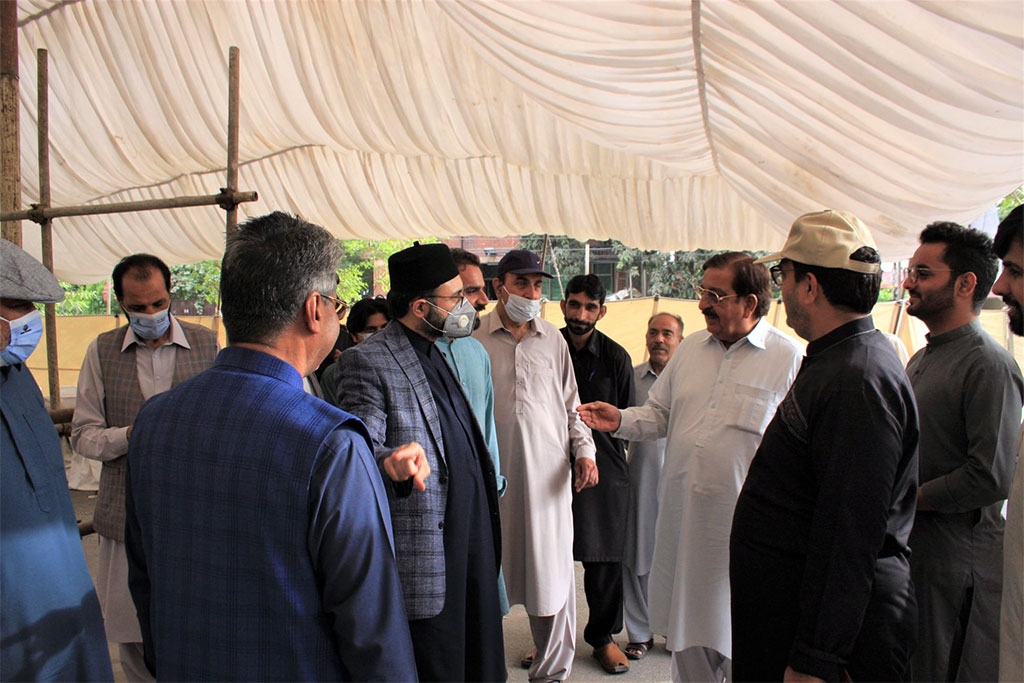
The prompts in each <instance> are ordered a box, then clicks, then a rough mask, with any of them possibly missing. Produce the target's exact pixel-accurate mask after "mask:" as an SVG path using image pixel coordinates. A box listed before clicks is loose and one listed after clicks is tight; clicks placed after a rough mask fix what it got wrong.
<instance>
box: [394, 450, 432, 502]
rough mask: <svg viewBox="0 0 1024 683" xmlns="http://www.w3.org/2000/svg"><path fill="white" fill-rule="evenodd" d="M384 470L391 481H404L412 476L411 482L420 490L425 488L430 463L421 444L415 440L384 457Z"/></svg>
mask: <svg viewBox="0 0 1024 683" xmlns="http://www.w3.org/2000/svg"><path fill="white" fill-rule="evenodd" d="M384 471H385V472H387V475H388V476H389V477H391V480H392V481H398V482H401V481H405V480H406V479H408V478H409V477H412V484H413V486H415V487H416V488H417V489H418V490H420V491H426V490H427V484H426V479H427V477H429V476H430V463H429V462H427V454H426V453H424V452H423V446H420V445H419V444H418V443H416V442H415V441H413V442H411V443H407V444H405V445H404V446H399V447H398V448H396V449H395V450H394V451H392V452H391V455H389V456H388V457H387V458H385V459H384Z"/></svg>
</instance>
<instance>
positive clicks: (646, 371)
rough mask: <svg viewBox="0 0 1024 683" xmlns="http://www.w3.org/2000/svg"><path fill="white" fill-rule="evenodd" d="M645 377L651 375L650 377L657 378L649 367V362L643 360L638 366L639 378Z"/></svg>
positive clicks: (656, 374)
mask: <svg viewBox="0 0 1024 683" xmlns="http://www.w3.org/2000/svg"><path fill="white" fill-rule="evenodd" d="M647 375H651V376H652V377H657V376H658V373H656V372H655V371H654V368H652V367H651V361H649V360H645V361H644V362H643V363H641V364H640V376H641V377H646V376H647Z"/></svg>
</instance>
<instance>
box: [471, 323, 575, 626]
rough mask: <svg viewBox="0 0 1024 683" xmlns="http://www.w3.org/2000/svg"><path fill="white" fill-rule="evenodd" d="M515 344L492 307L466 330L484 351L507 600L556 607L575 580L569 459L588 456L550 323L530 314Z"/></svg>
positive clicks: (559, 341)
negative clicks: (502, 480)
mask: <svg viewBox="0 0 1024 683" xmlns="http://www.w3.org/2000/svg"><path fill="white" fill-rule="evenodd" d="M531 328H532V329H531V330H530V331H529V332H528V333H527V335H526V336H525V337H523V339H522V340H521V341H519V342H518V343H517V342H516V339H515V337H514V336H513V335H512V334H511V333H510V332H509V331H508V330H506V329H505V328H504V326H503V325H502V323H501V318H500V317H499V316H498V314H497V313H496V312H492V313H490V314H488V315H485V316H484V317H483V319H482V321H481V324H480V328H479V329H478V330H476V332H474V333H473V336H474V337H475V338H476V339H477V340H479V341H480V343H481V344H483V345H484V348H486V349H487V353H488V355H490V357H491V378H492V380H493V383H494V423H495V427H496V429H497V433H498V451H499V453H500V454H501V471H502V473H504V475H505V477H506V479H507V480H508V488H507V489H506V492H505V496H504V497H503V498H502V499H501V502H500V509H501V540H502V560H501V566H502V569H503V570H504V574H505V585H506V588H507V589H508V599H509V604H512V605H515V604H522V605H524V606H525V607H526V612H527V614H531V615H534V616H549V615H552V614H555V613H556V612H558V611H559V610H560V609H562V608H563V607H564V606H565V604H566V600H567V599H569V598H570V597H572V598H573V599H575V596H570V595H569V593H570V592H571V591H572V590H573V586H575V582H574V574H573V571H574V569H573V560H572V539H573V530H572V529H573V527H572V491H571V488H570V483H571V478H570V460H569V454H570V453H572V454H574V455H575V457H577V458H591V459H593V458H594V456H595V448H594V441H593V438H592V437H591V434H590V428H589V427H587V426H586V425H585V424H583V421H582V420H580V419H579V415H578V414H577V413H576V408H577V407H578V406H579V404H580V400H579V393H578V392H577V389H576V378H575V376H574V375H573V368H572V360H571V359H570V358H569V348H568V347H567V346H566V344H565V340H564V339H563V338H562V335H561V333H560V332H559V331H558V329H557V328H556V327H555V326H554V325H552V324H551V323H549V322H547V321H546V320H542V319H539V318H538V319H536V320H534V321H533V322H532V323H531Z"/></svg>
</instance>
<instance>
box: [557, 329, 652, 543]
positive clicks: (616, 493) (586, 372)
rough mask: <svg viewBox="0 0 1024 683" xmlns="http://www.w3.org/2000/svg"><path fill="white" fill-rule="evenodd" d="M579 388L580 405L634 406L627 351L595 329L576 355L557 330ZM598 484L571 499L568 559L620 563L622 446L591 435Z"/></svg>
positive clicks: (624, 489) (624, 499) (625, 477)
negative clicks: (571, 546) (594, 449)
mask: <svg viewBox="0 0 1024 683" xmlns="http://www.w3.org/2000/svg"><path fill="white" fill-rule="evenodd" d="M562 335H563V336H564V337H565V340H566V343H567V344H568V345H569V356H570V357H571V358H572V367H573V371H574V373H575V375H576V384H577V386H578V387H579V392H580V403H589V402H590V401H605V402H607V403H611V404H612V405H614V406H617V407H619V408H628V407H630V406H632V405H633V404H634V403H635V402H636V389H635V385H634V379H633V363H632V361H631V360H630V358H629V354H628V353H626V350H625V349H624V348H622V347H621V346H619V345H618V344H616V343H615V342H614V341H612V340H611V339H609V338H608V336H607V335H605V334H602V333H601V332H600V331H599V330H594V333H593V334H592V335H590V339H589V340H587V345H586V346H584V347H583V348H582V349H581V350H579V351H577V350H576V348H575V347H574V346H573V345H572V342H571V341H570V340H569V331H568V330H567V329H566V328H564V327H563V328H562ZM594 445H595V446H597V471H598V477H599V480H598V484H597V486H594V487H591V488H589V489H584V490H582V491H580V492H579V493H576V494H574V495H573V499H572V514H573V532H574V539H573V548H572V550H573V557H574V558H575V559H576V560H579V561H581V562H621V561H622V555H623V550H624V548H625V545H626V515H627V510H628V506H629V468H628V467H627V465H626V448H625V443H624V442H623V441H622V440H620V439H615V438H612V436H611V435H610V434H608V433H606V432H598V431H595V432H594Z"/></svg>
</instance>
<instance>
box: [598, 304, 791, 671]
mask: <svg viewBox="0 0 1024 683" xmlns="http://www.w3.org/2000/svg"><path fill="white" fill-rule="evenodd" d="M801 360H802V352H801V350H800V347H799V346H797V344H796V343H794V342H793V340H791V339H790V338H789V337H787V336H785V335H784V334H782V333H781V332H779V331H778V330H776V329H775V328H773V327H772V326H771V325H769V324H768V322H767V321H765V320H764V319H762V320H761V321H760V322H758V324H757V326H755V327H754V329H753V330H752V331H751V333H750V334H749V335H747V336H746V337H745V338H744V339H741V340H740V341H738V342H736V343H734V344H733V345H732V346H731V347H729V348H728V349H726V348H725V347H724V346H723V345H722V343H721V342H719V341H718V340H717V339H715V338H714V337H712V336H711V335H710V334H709V333H708V332H706V331H702V332H698V333H695V334H692V335H690V336H689V337H687V338H686V339H684V340H683V342H682V343H681V344H680V345H679V348H678V349H677V350H676V352H675V354H673V356H672V358H671V359H670V360H669V362H668V365H667V366H666V367H665V370H664V371H663V372H662V373H661V375H660V376H659V377H658V380H657V381H656V382H655V383H654V386H653V387H651V391H650V395H649V397H648V399H647V403H646V404H644V405H643V406H639V407H637V408H630V409H628V410H625V411H623V413H622V424H621V426H620V428H619V430H618V431H617V432H616V433H615V436H617V437H619V438H624V439H630V440H641V439H644V440H646V439H655V438H658V437H661V436H665V437H666V438H667V444H666V447H665V463H664V466H663V467H662V471H661V481H660V483H659V487H658V521H657V524H656V527H655V546H654V559H653V562H652V567H651V572H650V578H649V581H650V583H649V591H650V620H651V630H653V631H654V632H655V633H660V634H663V635H664V636H665V637H666V647H667V648H668V649H669V650H672V651H680V650H684V649H686V648H689V647H709V648H713V649H715V650H717V651H718V652H720V653H721V654H723V655H725V656H726V657H731V656H732V634H731V630H732V621H731V618H730V612H729V533H730V530H731V527H732V513H733V508H734V507H735V506H736V498H737V497H738V496H739V492H740V488H741V487H742V486H743V480H744V478H745V477H746V475H747V468H748V467H749V465H750V461H751V460H752V459H753V457H754V453H755V452H756V450H757V446H758V444H759V443H760V441H761V435H762V434H763V432H764V429H765V427H767V425H768V422H769V421H770V420H771V418H772V416H773V415H774V414H775V408H776V406H777V405H778V404H779V402H780V401H781V400H782V399H783V397H784V396H785V394H786V391H787V390H788V389H789V385H790V384H791V383H792V381H793V379H794V378H795V377H796V373H797V371H798V370H799V368H800V363H801Z"/></svg>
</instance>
